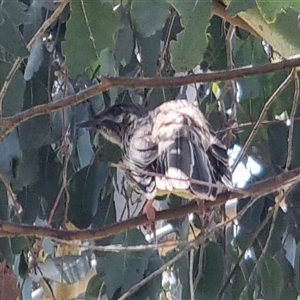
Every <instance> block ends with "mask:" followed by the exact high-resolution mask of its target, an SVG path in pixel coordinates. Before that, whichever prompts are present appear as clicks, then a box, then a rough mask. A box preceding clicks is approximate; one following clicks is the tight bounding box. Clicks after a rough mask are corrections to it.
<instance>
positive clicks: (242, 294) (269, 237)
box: [241, 201, 280, 299]
mask: <svg viewBox="0 0 300 300" xmlns="http://www.w3.org/2000/svg"><path fill="white" fill-rule="evenodd" d="M279 206H280V201H278V203H276V204H275V206H274V208H273V209H272V210H271V211H270V212H272V213H273V214H271V215H273V220H272V225H271V228H270V231H269V235H268V238H267V240H266V244H265V246H264V248H263V251H262V253H261V255H260V256H259V259H258V260H257V262H256V264H255V265H254V267H253V270H252V271H251V274H250V276H249V278H248V280H247V282H246V284H245V286H244V288H243V290H242V292H241V299H245V297H246V293H247V290H248V287H249V285H250V283H251V282H252V280H253V277H254V274H255V271H256V269H257V267H258V265H259V263H260V262H261V260H262V259H263V257H264V256H265V255H266V253H267V249H268V247H269V244H270V242H271V237H272V234H273V231H274V229H275V221H276V217H277V213H278V209H279Z"/></svg>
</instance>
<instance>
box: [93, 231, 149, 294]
mask: <svg viewBox="0 0 300 300" xmlns="http://www.w3.org/2000/svg"><path fill="white" fill-rule="evenodd" d="M111 244H112V245H114V244H115V245H119V244H120V245H123V246H127V245H130V246H134V245H146V244H147V242H146V240H145V238H144V235H143V234H142V233H141V232H140V231H138V230H137V229H132V230H129V231H127V232H125V233H120V234H117V235H116V236H115V238H114V240H113V241H112V243H111ZM154 252H155V251H151V250H146V251H138V252H137V251H122V252H118V253H114V252H100V251H99V252H97V254H96V255H97V271H98V273H99V274H103V273H104V274H105V275H104V281H105V285H106V291H107V296H108V298H109V299H115V298H118V297H116V296H118V295H122V294H123V293H125V292H126V291H128V290H129V289H130V288H131V287H132V286H133V285H134V284H136V283H138V282H140V281H141V280H142V279H143V278H144V274H145V273H146V271H147V269H148V262H149V259H150V257H151V256H152V255H153V253H154ZM116 270H118V271H117V272H116ZM140 299H145V298H140Z"/></svg>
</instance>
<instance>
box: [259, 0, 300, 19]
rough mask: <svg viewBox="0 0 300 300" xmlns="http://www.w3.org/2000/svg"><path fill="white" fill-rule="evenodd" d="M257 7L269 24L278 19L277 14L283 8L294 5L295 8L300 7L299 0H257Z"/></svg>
mask: <svg viewBox="0 0 300 300" xmlns="http://www.w3.org/2000/svg"><path fill="white" fill-rule="evenodd" d="M256 3H257V8H258V9H259V11H260V13H261V15H262V16H263V17H264V19H265V20H266V22H267V23H268V24H270V23H274V22H275V21H276V16H277V15H278V14H279V13H281V12H282V9H283V8H287V7H293V8H295V9H299V8H300V1H299V0H285V1H273V0H256Z"/></svg>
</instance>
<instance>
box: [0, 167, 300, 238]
mask: <svg viewBox="0 0 300 300" xmlns="http://www.w3.org/2000/svg"><path fill="white" fill-rule="evenodd" d="M299 182H300V168H297V169H295V170H292V171H289V172H285V173H282V174H280V175H277V176H275V177H272V178H268V179H266V180H263V181H260V182H257V183H254V184H252V185H251V186H249V187H248V188H247V189H245V190H243V192H244V193H245V196H244V197H247V196H251V197H253V198H257V197H262V196H264V195H267V194H270V193H273V192H276V191H277V190H279V189H282V188H284V187H286V186H287V185H290V186H293V185H295V184H296V183H299ZM238 196H240V193H239V192H231V193H229V192H227V193H222V194H220V195H218V197H217V199H216V200H215V201H207V202H205V208H206V209H208V208H211V207H214V206H218V205H221V204H224V203H226V201H228V200H231V199H234V198H237V197H238ZM198 210H199V206H198V204H197V203H196V202H194V201H193V202H190V203H188V204H186V205H183V206H181V207H177V208H172V209H167V210H163V211H160V212H157V214H156V220H157V221H159V220H170V219H175V218H182V217H184V216H186V215H187V214H189V213H192V212H196V211H198ZM147 221H148V220H147V217H146V216H145V215H141V216H138V217H135V218H130V219H128V220H125V221H122V222H118V223H115V224H112V225H108V226H104V227H102V228H100V229H86V230H80V231H67V230H59V229H54V228H47V227H42V226H31V225H25V224H14V223H10V222H5V221H1V222H0V237H12V236H33V235H34V236H40V237H46V236H47V237H50V238H56V239H60V240H66V241H71V240H96V239H102V238H105V237H108V236H111V235H114V234H117V233H120V232H123V231H126V230H129V229H131V228H134V227H136V226H140V225H143V224H145V223H146V222H147Z"/></svg>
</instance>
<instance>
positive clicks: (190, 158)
mask: <svg viewBox="0 0 300 300" xmlns="http://www.w3.org/2000/svg"><path fill="white" fill-rule="evenodd" d="M152 114H153V131H152V137H153V139H154V141H155V143H156V144H157V145H158V160H157V173H161V174H163V175H164V177H156V186H157V189H158V190H159V193H161V194H163V193H167V191H169V192H170V193H174V194H177V195H180V196H183V197H186V198H202V199H207V200H214V199H215V197H216V193H217V187H216V184H217V182H218V179H219V177H220V176H219V174H217V171H219V170H220V171H222V172H227V170H225V169H224V170H223V169H222V167H223V165H224V168H225V166H226V163H224V164H223V162H222V160H224V161H226V158H227V153H226V152H225V153H223V152H222V151H221V150H222V148H221V150H220V149H219V148H218V146H219V145H218V144H217V142H216V141H217V140H216V141H215V140H214V138H215V137H214V136H212V134H211V132H210V128H209V125H208V123H207V121H206V119H205V117H204V116H203V114H202V113H201V112H200V110H199V109H198V108H197V107H196V106H195V105H193V104H191V103H189V102H187V101H184V100H176V101H170V102H166V103H164V104H162V105H161V106H159V107H158V108H157V109H156V110H154V111H153V113H152ZM212 142H216V145H214V144H212ZM225 151H226V150H225ZM218 152H220V154H219V153H218ZM215 166H218V169H217V170H215V169H214V167H215ZM189 179H192V181H191V180H189ZM195 181H202V182H206V183H207V184H201V183H200V182H198V183H197V182H195Z"/></svg>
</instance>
